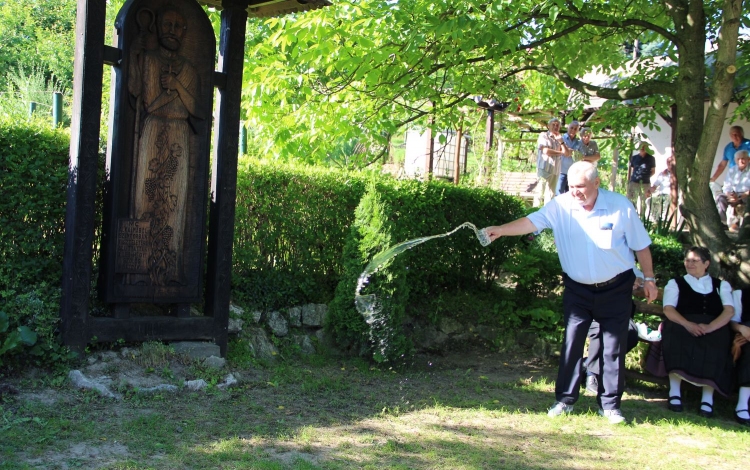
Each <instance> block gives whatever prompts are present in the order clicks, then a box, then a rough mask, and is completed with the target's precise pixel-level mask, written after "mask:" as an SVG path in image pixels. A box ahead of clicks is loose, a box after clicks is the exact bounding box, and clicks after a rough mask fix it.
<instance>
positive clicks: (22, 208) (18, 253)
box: [0, 121, 70, 290]
mask: <svg viewBox="0 0 750 470" xmlns="http://www.w3.org/2000/svg"><path fill="white" fill-rule="evenodd" d="M69 141H70V138H69V136H68V134H67V132H65V131H63V130H57V129H52V128H51V127H50V126H49V124H47V123H40V122H37V121H32V122H29V123H20V124H19V123H15V122H11V121H0V149H2V151H1V153H0V191H2V194H3V197H2V198H0V256H1V257H2V260H3V263H2V264H0V290H4V289H7V288H8V287H11V286H19V285H28V284H37V283H39V282H41V281H46V282H48V283H49V284H51V285H59V283H60V279H61V277H62V253H63V241H64V233H65V227H64V225H65V224H64V220H65V194H66V185H67V180H68V147H69Z"/></svg>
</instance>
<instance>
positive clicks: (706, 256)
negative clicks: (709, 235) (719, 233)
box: [685, 246, 711, 263]
mask: <svg viewBox="0 0 750 470" xmlns="http://www.w3.org/2000/svg"><path fill="white" fill-rule="evenodd" d="M688 253H693V254H694V255H698V256H699V257H700V259H701V261H703V262H704V263H705V262H706V261H711V252H710V251H708V248H704V247H702V246H691V247H690V248H688V249H687V251H686V252H685V255H687V254H688Z"/></svg>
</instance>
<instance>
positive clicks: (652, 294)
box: [643, 281, 659, 303]
mask: <svg viewBox="0 0 750 470" xmlns="http://www.w3.org/2000/svg"><path fill="white" fill-rule="evenodd" d="M643 293H644V294H646V299H647V300H648V303H651V302H653V301H654V300H656V296H658V295H659V289H657V288H656V283H655V282H654V281H646V282H644V283H643Z"/></svg>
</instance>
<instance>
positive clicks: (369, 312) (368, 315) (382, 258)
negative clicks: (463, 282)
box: [354, 222, 492, 324]
mask: <svg viewBox="0 0 750 470" xmlns="http://www.w3.org/2000/svg"><path fill="white" fill-rule="evenodd" d="M464 227H467V228H470V229H472V230H474V234H475V235H476V236H477V239H478V240H479V243H480V244H481V245H482V246H487V245H489V244H490V243H492V240H490V238H489V236H488V235H487V232H486V231H485V229H478V228H477V227H476V225H474V224H472V223H471V222H464V223H462V224H461V225H459V226H458V227H456V228H454V229H453V230H451V231H448V232H445V233H440V234H437V235H430V236H427V237H419V238H414V239H412V240H406V241H404V242H401V243H399V244H396V245H393V246H392V247H389V248H387V249H385V250H383V251H381V252H380V253H378V254H376V255H375V256H373V257H372V259H371V260H370V262H369V263H367V266H365V270H364V271H362V274H360V275H359V279H358V280H357V289H356V290H355V292H354V304H355V306H356V307H357V311H358V312H359V313H360V314H361V315H363V316H364V317H365V320H366V321H367V323H368V324H372V318H373V314H374V313H377V312H376V310H377V305H376V298H375V295H374V294H373V295H360V292H361V291H362V289H364V287H365V285H367V281H368V280H369V278H370V276H372V275H373V274H374V273H375V272H376V271H377V270H378V269H379V268H380V267H381V266H383V265H384V264H385V263H386V262H387V261H388V260H390V259H392V258H394V257H396V256H397V255H398V254H399V253H403V252H404V251H406V250H410V249H412V248H414V247H415V246H417V245H421V244H422V243H424V242H426V241H429V240H433V239H435V238H443V237H449V236H451V235H453V234H454V233H456V232H457V231H459V230H460V229H462V228H464Z"/></svg>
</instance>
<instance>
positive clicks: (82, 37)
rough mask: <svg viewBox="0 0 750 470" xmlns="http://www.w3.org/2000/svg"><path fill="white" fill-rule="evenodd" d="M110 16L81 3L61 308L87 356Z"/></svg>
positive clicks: (92, 3)
mask: <svg viewBox="0 0 750 470" xmlns="http://www.w3.org/2000/svg"><path fill="white" fill-rule="evenodd" d="M106 10H107V3H106V1H105V0H78V10H77V12H76V50H75V65H74V67H75V72H74V78H73V111H72V122H71V126H70V127H71V130H70V166H69V168H68V196H67V207H66V213H65V252H64V258H63V279H62V300H61V305H60V315H61V318H62V337H63V341H64V343H65V344H67V345H68V346H70V347H71V349H73V350H74V351H77V352H82V351H83V349H84V348H85V347H86V344H87V343H88V341H89V339H90V338H89V337H88V324H87V319H88V309H89V291H90V289H91V257H92V244H93V240H94V201H95V198H96V178H97V176H96V174H97V163H98V153H99V132H100V126H101V117H100V116H101V111H102V76H103V73H104V70H103V69H104V32H105V19H106Z"/></svg>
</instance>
